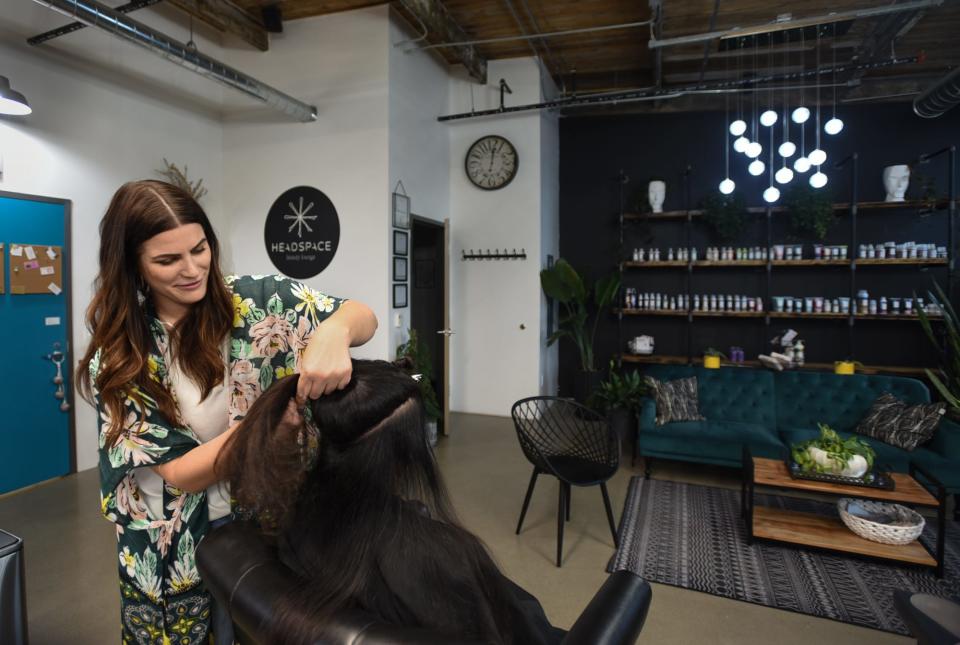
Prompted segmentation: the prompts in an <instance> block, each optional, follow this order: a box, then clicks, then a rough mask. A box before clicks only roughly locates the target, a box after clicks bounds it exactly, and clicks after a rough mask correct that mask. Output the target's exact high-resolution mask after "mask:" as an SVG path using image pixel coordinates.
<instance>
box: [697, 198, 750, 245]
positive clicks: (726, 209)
mask: <svg viewBox="0 0 960 645" xmlns="http://www.w3.org/2000/svg"><path fill="white" fill-rule="evenodd" d="M746 217H747V203H746V201H745V200H744V198H743V195H741V194H740V193H730V194H729V195H724V194H723V193H721V192H719V191H717V192H713V193H710V194H709V195H707V196H706V197H705V198H704V200H703V221H704V222H705V223H706V224H707V226H709V227H710V228H711V229H713V232H714V234H715V235H716V236H717V237H718V238H719V239H721V240H724V241H729V240H734V239H736V238H737V237H738V236H739V235H740V233H741V232H742V231H743V227H744V226H745V225H746Z"/></svg>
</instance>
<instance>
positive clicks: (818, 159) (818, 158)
mask: <svg viewBox="0 0 960 645" xmlns="http://www.w3.org/2000/svg"><path fill="white" fill-rule="evenodd" d="M816 52H817V90H816V91H817V99H816V104H817V120H816V127H815V128H814V132H816V142H817V143H816V146H817V147H816V148H814V149H813V150H812V151H811V152H810V154H809V155H808V156H807V158H808V159H809V160H810V163H811V164H813V165H814V166H816V167H817V172H815V173H814V174H812V175H811V176H810V185H811V186H813V187H814V188H823V187H824V186H826V185H827V176H826V175H825V174H823V173H822V172H821V171H820V166H822V165H823V163H824V162H825V161H826V160H827V153H826V152H824V151H823V150H822V149H821V148H820V26H819V25H817V46H816Z"/></svg>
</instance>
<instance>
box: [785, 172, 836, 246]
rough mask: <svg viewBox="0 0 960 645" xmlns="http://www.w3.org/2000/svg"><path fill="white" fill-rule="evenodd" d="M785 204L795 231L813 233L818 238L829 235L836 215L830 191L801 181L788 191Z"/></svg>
mask: <svg viewBox="0 0 960 645" xmlns="http://www.w3.org/2000/svg"><path fill="white" fill-rule="evenodd" d="M783 204H784V206H786V208H787V212H788V213H790V224H791V226H792V227H793V229H794V230H795V231H797V232H798V233H801V234H803V233H806V234H809V235H813V236H814V237H815V238H817V239H818V240H822V239H824V238H825V237H827V230H828V229H829V228H830V225H831V224H833V221H834V219H835V217H836V216H835V215H834V212H833V202H832V200H831V197H830V193H829V192H827V191H825V190H818V189H815V188H812V187H811V186H809V185H807V184H806V183H805V182H801V183H800V184H798V185H796V186H794V187H793V188H791V189H790V190H788V191H787V192H786V194H785V195H784V199H783Z"/></svg>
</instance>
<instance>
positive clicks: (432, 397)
mask: <svg viewBox="0 0 960 645" xmlns="http://www.w3.org/2000/svg"><path fill="white" fill-rule="evenodd" d="M408 333H409V339H408V340H407V342H405V343H401V344H400V345H398V346H397V359H401V358H408V359H409V360H410V362H411V364H412V367H411V368H410V373H411V374H420V396H421V398H422V399H423V411H424V413H425V414H426V416H427V418H428V419H439V418H440V416H441V412H440V404H439V403H437V393H436V391H434V389H433V363H432V361H431V360H430V349H429V348H428V347H427V346H426V345H424V344H422V343H421V342H420V340H419V338H418V337H417V330H416V329H410V330H409V331H408Z"/></svg>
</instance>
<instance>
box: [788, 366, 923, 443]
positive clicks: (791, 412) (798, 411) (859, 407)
mask: <svg viewBox="0 0 960 645" xmlns="http://www.w3.org/2000/svg"><path fill="white" fill-rule="evenodd" d="M774 378H775V381H776V393H777V395H776V399H777V401H776V407H777V427H778V428H781V429H783V428H810V429H815V428H816V427H817V423H818V422H820V423H826V424H827V425H829V426H830V427H832V428H833V429H834V430H840V431H843V432H851V431H853V429H854V428H855V427H856V425H857V423H859V421H860V419H861V418H863V416H864V415H865V414H866V413H867V411H868V410H869V409H870V406H871V405H872V404H873V402H874V400H876V398H877V397H878V396H880V395H881V394H883V393H884V392H890V393H891V394H893V395H894V396H896V397H897V398H898V399H900V400H902V401H906V402H907V403H908V404H911V405H912V404H916V403H929V402H930V392H929V391H928V390H927V388H926V386H925V385H924V384H923V383H922V382H920V381H918V380H916V379H911V378H902V377H899V376H868V375H865V374H854V375H852V376H840V375H838V374H831V373H828V372H799V371H787V372H778V373H776V374H775V375H774Z"/></svg>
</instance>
